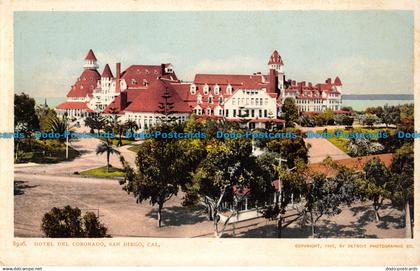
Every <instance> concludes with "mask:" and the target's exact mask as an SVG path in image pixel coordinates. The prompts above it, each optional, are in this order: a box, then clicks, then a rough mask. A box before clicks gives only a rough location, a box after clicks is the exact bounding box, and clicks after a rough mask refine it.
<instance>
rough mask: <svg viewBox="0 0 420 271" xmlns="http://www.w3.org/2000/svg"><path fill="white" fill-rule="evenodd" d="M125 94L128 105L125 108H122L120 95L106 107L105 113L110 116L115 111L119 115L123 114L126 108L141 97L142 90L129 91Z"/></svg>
mask: <svg viewBox="0 0 420 271" xmlns="http://www.w3.org/2000/svg"><path fill="white" fill-rule="evenodd" d="M123 92H126V93H127V105H126V106H125V107H124V108H121V102H120V101H121V96H120V95H118V96H117V97H115V99H114V100H113V101H112V102H111V103H110V104H109V105H108V106H107V107H105V109H104V110H103V113H105V114H110V113H112V111H113V110H115V111H116V113H117V114H122V113H123V112H124V110H125V108H127V107H128V106H129V105H130V104H131V103H132V102H133V101H134V100H135V99H136V98H137V96H139V94H140V93H141V92H142V90H133V89H127V90H125V91H123Z"/></svg>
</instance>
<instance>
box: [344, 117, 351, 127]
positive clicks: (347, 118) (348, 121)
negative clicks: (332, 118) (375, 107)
mask: <svg viewBox="0 0 420 271" xmlns="http://www.w3.org/2000/svg"><path fill="white" fill-rule="evenodd" d="M353 122H354V118H352V117H350V116H344V117H343V125H345V126H346V127H352V126H353Z"/></svg>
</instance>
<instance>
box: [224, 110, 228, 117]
mask: <svg viewBox="0 0 420 271" xmlns="http://www.w3.org/2000/svg"><path fill="white" fill-rule="evenodd" d="M225 113H226V115H225V117H229V109H226V111H225Z"/></svg>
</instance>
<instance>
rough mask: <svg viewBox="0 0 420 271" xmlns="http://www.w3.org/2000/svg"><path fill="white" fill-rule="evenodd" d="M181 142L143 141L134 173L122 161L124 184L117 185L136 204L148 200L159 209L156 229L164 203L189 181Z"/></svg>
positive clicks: (171, 128) (167, 127)
mask: <svg viewBox="0 0 420 271" xmlns="http://www.w3.org/2000/svg"><path fill="white" fill-rule="evenodd" d="M153 129H154V130H155V131H160V132H161V133H169V132H181V131H182V126H181V125H178V124H176V123H173V124H167V123H160V124H157V125H156V126H155V127H154V128H153ZM152 133H153V130H152ZM180 141H182V140H180V139H174V138H172V139H170V138H166V139H163V138H154V137H153V138H150V139H147V140H145V141H144V142H143V144H141V145H140V150H139V151H138V153H137V158H136V166H137V169H136V170H134V169H133V168H131V167H130V166H129V165H128V163H127V162H126V161H125V160H124V159H122V163H123V165H124V169H125V171H126V174H125V178H124V180H123V181H121V182H120V184H121V185H123V190H125V191H127V193H129V194H131V193H132V195H133V196H134V197H135V198H136V201H137V203H141V202H143V201H146V200H148V201H149V202H150V204H151V205H152V206H154V205H157V206H158V211H157V215H158V220H157V221H158V227H161V226H162V209H163V206H164V204H165V202H167V201H168V200H169V199H171V198H172V197H173V196H174V195H177V193H178V191H179V189H180V188H182V187H185V184H186V183H188V181H189V180H190V175H189V173H188V172H190V171H191V170H190V164H189V163H188V161H189V158H188V157H186V155H185V153H186V152H185V150H184V149H183V145H182V144H180Z"/></svg>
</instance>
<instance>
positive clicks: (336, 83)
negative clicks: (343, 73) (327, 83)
mask: <svg viewBox="0 0 420 271" xmlns="http://www.w3.org/2000/svg"><path fill="white" fill-rule="evenodd" d="M334 85H336V86H342V84H341V80H340V77H338V76H337V77H336V78H335V80H334Z"/></svg>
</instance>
